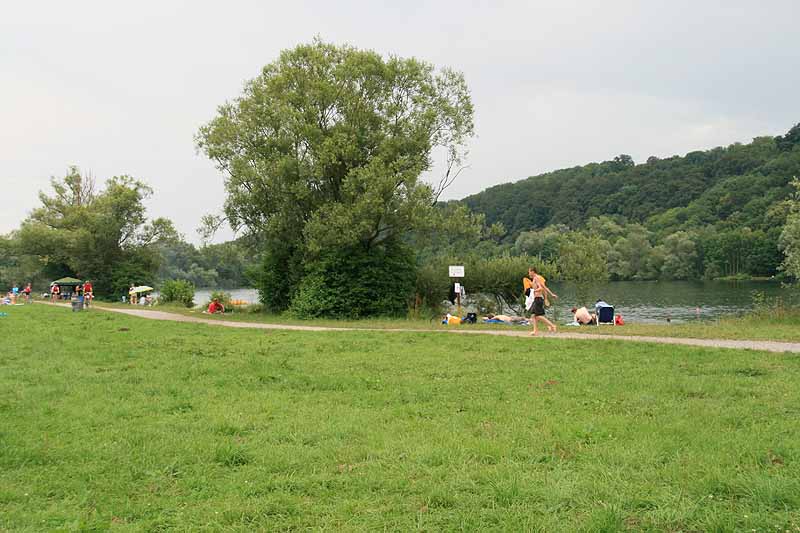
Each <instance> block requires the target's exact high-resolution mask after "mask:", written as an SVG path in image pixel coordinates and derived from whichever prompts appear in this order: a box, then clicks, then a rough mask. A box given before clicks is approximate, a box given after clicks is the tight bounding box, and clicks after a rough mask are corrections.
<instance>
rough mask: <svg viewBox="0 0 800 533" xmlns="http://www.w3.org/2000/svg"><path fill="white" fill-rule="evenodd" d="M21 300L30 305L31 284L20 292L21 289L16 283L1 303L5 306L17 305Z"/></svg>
mask: <svg viewBox="0 0 800 533" xmlns="http://www.w3.org/2000/svg"><path fill="white" fill-rule="evenodd" d="M20 300H23V301H24V302H25V303H30V301H31V284H30V283H28V284H27V285H25V288H24V289H22V290H21V291H20V290H19V287H18V286H17V284H16V283H15V284H14V286H13V287H11V290H9V291H8V292H7V293H6V296H5V298H2V300H0V302H1V303H3V304H5V305H16V304H17V302H19V301H20Z"/></svg>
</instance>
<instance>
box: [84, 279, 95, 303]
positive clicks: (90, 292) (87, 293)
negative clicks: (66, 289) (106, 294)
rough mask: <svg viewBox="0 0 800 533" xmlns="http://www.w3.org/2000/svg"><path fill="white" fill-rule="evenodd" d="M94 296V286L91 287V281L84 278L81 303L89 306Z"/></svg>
mask: <svg viewBox="0 0 800 533" xmlns="http://www.w3.org/2000/svg"><path fill="white" fill-rule="evenodd" d="M93 298H94V287H92V282H91V281H89V280H86V281H84V282H83V302H84V303H83V305H84V306H85V307H89V304H90V303H91V302H92V299H93Z"/></svg>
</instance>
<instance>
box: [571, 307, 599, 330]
mask: <svg viewBox="0 0 800 533" xmlns="http://www.w3.org/2000/svg"><path fill="white" fill-rule="evenodd" d="M570 311H572V314H573V315H574V316H575V322H577V323H578V324H580V325H581V326H594V325H596V324H597V315H596V314H594V313H590V312H589V310H588V309H586V307H581V308H580V309H578V308H577V307H573V308H572V309H570Z"/></svg>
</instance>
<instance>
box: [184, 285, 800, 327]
mask: <svg viewBox="0 0 800 533" xmlns="http://www.w3.org/2000/svg"><path fill="white" fill-rule="evenodd" d="M549 286H550V288H551V289H552V290H553V291H554V292H555V293H556V294H558V295H559V296H560V298H559V299H558V300H557V301H556V302H554V309H555V312H556V313H557V319H558V322H560V323H564V322H566V321H568V319H569V318H570V313H569V309H570V307H572V306H573V305H574V304H576V303H577V299H576V293H577V290H576V289H577V288H576V286H575V285H574V284H570V283H559V282H553V283H550V284H549ZM466 289H467V292H469V287H467V288H466ZM225 292H228V293H230V294H231V296H232V298H233V299H234V300H244V301H246V302H249V303H256V302H258V292H256V290H255V289H247V288H242V289H233V290H228V291H225ZM754 292H761V293H763V294H764V295H765V296H766V297H767V298H777V297H780V298H783V299H784V300H785V301H787V302H790V301H795V302H796V301H797V296H798V295H797V292H796V291H793V290H789V289H785V288H782V287H781V285H780V284H779V283H774V282H767V281H741V282H727V281H611V282H606V283H598V284H595V285H593V286H591V287H590V288H589V289H588V291H587V292H586V294H587V298H586V302H585V303H591V302H594V301H596V300H597V299H598V298H602V299H603V300H605V301H607V302H608V303H610V304H612V305H613V306H614V307H615V309H616V312H617V313H618V314H621V315H622V316H623V317H624V318H625V321H626V322H633V323H649V324H657V323H665V322H666V321H667V318H669V319H670V320H671V321H672V322H686V321H690V320H698V319H701V320H708V319H714V318H718V317H720V316H723V315H737V314H743V313H746V312H748V311H750V310H751V309H752V308H753V293H754ZM210 295H211V289H198V290H197V291H196V292H195V298H194V301H195V302H197V303H198V304H205V303H206V302H208V299H209V296H210Z"/></svg>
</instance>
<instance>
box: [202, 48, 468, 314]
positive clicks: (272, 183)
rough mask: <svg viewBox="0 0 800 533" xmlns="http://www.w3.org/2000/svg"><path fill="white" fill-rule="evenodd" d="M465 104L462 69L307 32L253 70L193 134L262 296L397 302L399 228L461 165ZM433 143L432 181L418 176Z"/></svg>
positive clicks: (340, 310)
mask: <svg viewBox="0 0 800 533" xmlns="http://www.w3.org/2000/svg"><path fill="white" fill-rule="evenodd" d="M472 115H473V111H472V103H471V100H470V96H469V91H468V89H467V86H466V83H465V81H464V77H463V75H462V74H460V73H457V72H454V71H452V70H449V69H441V70H437V69H435V68H434V67H433V66H432V65H430V64H428V63H425V62H423V61H419V60H417V59H402V58H398V57H389V58H384V57H381V56H380V55H379V54H377V53H375V52H372V51H366V50H358V49H355V48H352V47H349V46H335V45H332V44H328V43H324V42H321V41H319V40H317V41H314V42H313V43H311V44H308V45H301V46H298V47H297V48H294V49H292V50H287V51H284V52H283V53H281V55H280V57H279V59H278V60H277V61H275V62H273V63H270V64H269V65H267V66H266V67H264V69H263V71H262V72H261V75H260V76H258V77H257V78H255V79H254V80H252V81H250V82H249V83H247V84H246V86H245V89H244V93H243V94H242V95H241V96H240V97H238V98H237V99H235V100H234V101H232V102H229V103H226V104H225V105H223V106H221V107H220V108H219V110H218V114H217V116H216V118H214V119H213V120H212V121H211V122H210V123H208V124H207V125H206V126H204V127H202V128H201V129H200V132H199V133H198V136H197V143H198V146H199V147H200V149H201V150H203V151H204V152H205V153H206V154H207V155H208V157H209V158H211V159H212V160H213V161H215V162H216V164H217V165H218V167H219V168H220V169H221V170H222V171H223V172H224V173H225V174H226V182H225V186H226V190H227V199H226V201H225V207H224V211H225V215H226V218H227V220H228V221H229V222H230V223H231V224H232V225H233V226H234V227H236V228H241V229H243V230H244V232H245V233H248V234H251V235H252V236H254V237H256V239H257V241H258V242H260V243H261V244H262V245H263V248H264V251H265V254H264V261H263V264H262V266H261V268H260V272H259V274H258V275H257V276H256V278H257V279H255V281H256V283H257V286H258V288H259V289H260V291H261V297H262V300H263V301H264V303H265V304H267V306H268V307H270V308H271V309H273V310H283V309H286V308H287V307H289V306H292V307H293V308H295V309H296V310H298V312H300V314H305V315H321V314H322V315H324V314H327V315H343V314H346V315H367V314H386V313H393V312H398V311H400V310H402V309H403V308H404V307H405V305H406V302H405V300H404V299H405V296H406V295H407V293H408V291H410V290H413V271H414V265H413V256H412V254H411V253H410V251H409V250H408V249H407V248H406V247H405V245H404V242H405V238H406V237H407V236H408V234H409V233H411V232H413V231H417V230H420V229H421V228H424V227H425V226H426V224H428V223H429V222H430V220H431V217H432V216H433V209H434V208H433V205H434V203H435V201H436V199H437V198H438V195H439V194H440V193H441V191H442V190H443V189H444V188H445V187H446V186H447V185H448V184H449V183H451V182H452V180H453V179H454V178H455V176H456V175H457V173H458V170H459V169H460V168H461V165H462V158H463V156H464V154H465V143H466V141H467V139H468V138H469V137H470V136H471V135H472V131H473V119H472ZM439 153H441V154H443V156H444V157H445V158H446V164H445V168H444V170H443V171H442V172H441V180H440V181H439V183H438V185H436V186H431V185H429V184H427V183H425V182H423V181H422V180H421V179H420V176H421V175H422V174H423V173H424V172H426V171H428V170H431V168H432V167H433V156H434V155H435V154H439ZM343 299H344V300H343ZM345 300H346V301H345Z"/></svg>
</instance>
